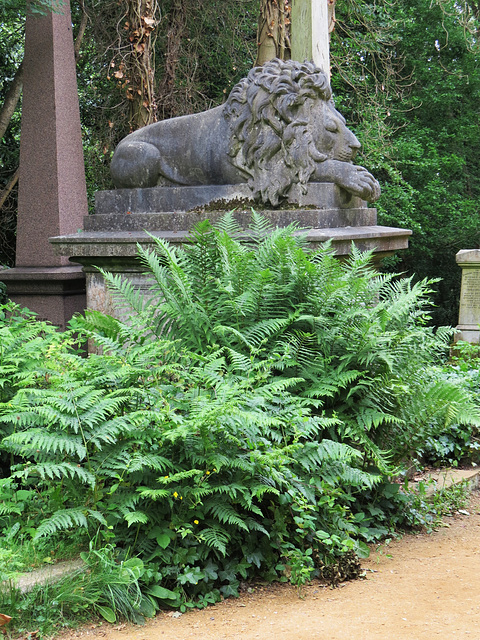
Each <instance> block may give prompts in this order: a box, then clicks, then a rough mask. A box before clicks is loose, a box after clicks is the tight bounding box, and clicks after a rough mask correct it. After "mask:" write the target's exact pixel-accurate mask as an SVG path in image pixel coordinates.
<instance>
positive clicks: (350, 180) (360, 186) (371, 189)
mask: <svg viewBox="0 0 480 640" xmlns="http://www.w3.org/2000/svg"><path fill="white" fill-rule="evenodd" d="M347 166H348V170H347V171H345V172H344V174H343V175H342V176H341V180H340V181H339V184H340V186H341V187H343V188H344V189H346V190H347V191H349V192H350V193H353V195H355V196H358V197H359V198H362V200H367V202H375V201H376V200H378V199H379V197H380V193H381V190H380V185H379V184H378V181H377V180H375V178H374V177H373V176H372V174H371V173H369V172H368V171H367V170H366V169H365V168H364V167H358V166H355V165H347Z"/></svg>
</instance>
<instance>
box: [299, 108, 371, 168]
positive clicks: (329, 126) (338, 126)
mask: <svg viewBox="0 0 480 640" xmlns="http://www.w3.org/2000/svg"><path fill="white" fill-rule="evenodd" d="M308 119H309V125H310V126H311V128H312V129H311V133H312V138H313V141H314V144H315V147H316V150H317V151H318V152H320V153H321V154H325V155H326V156H327V158H328V159H330V160H341V161H342V162H352V161H353V159H354V158H355V156H356V154H357V151H358V150H359V149H360V143H359V141H358V140H357V138H356V137H355V136H354V135H353V133H352V132H351V131H350V130H349V129H347V127H346V124H345V118H344V117H343V116H342V115H341V114H340V113H339V112H338V111H337V110H336V109H335V108H334V107H333V105H332V103H331V102H326V101H324V100H312V101H311V104H310V113H309V114H308Z"/></svg>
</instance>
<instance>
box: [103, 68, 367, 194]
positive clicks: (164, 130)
mask: <svg viewBox="0 0 480 640" xmlns="http://www.w3.org/2000/svg"><path fill="white" fill-rule="evenodd" d="M331 98H332V94H331V89H330V86H329V83H328V79H327V77H326V75H325V74H324V73H323V72H322V71H321V70H320V69H319V68H318V67H316V66H315V65H314V64H313V63H309V62H305V63H300V62H295V61H282V60H271V61H270V62H268V63H266V64H265V65H264V66H263V67H256V68H254V69H252V70H251V71H250V73H249V74H248V76H247V77H246V78H244V79H243V80H241V81H240V82H239V83H238V84H237V85H236V86H235V87H234V88H233V90H232V91H231V93H230V95H229V97H228V99H227V102H226V103H225V104H224V105H221V106H219V107H216V108H214V109H210V110H208V111H204V112H202V113H196V114H193V115H188V116H182V117H179V118H172V119H170V120H164V121H161V122H157V123H154V124H151V125H148V126H146V127H143V128H142V129H139V130H137V131H134V132H133V133H131V134H130V135H128V136H127V137H126V138H124V139H123V140H122V141H121V142H120V144H119V145H118V147H117V149H116V150H115V153H114V156H113V159H112V164H111V172H112V177H113V181H114V184H115V186H116V187H118V188H143V187H154V186H176V185H177V186H178V185H184V186H192V185H225V184H240V183H248V185H249V186H250V189H251V191H252V198H253V199H254V200H255V201H261V202H263V203H265V204H267V205H272V206H277V205H278V204H279V203H280V202H281V201H282V200H283V199H284V198H286V197H287V195H288V192H289V190H290V189H291V187H292V186H293V185H295V184H298V185H299V186H300V188H301V189H302V190H303V191H304V192H305V190H306V185H307V184H308V183H309V182H333V183H335V184H337V185H339V186H340V187H342V188H343V189H346V191H348V192H350V193H351V194H353V195H356V196H358V197H360V198H362V199H364V200H367V201H370V202H374V201H375V200H377V199H378V197H379V196H380V186H379V184H378V182H377V180H375V178H374V177H373V176H372V175H371V174H370V173H369V172H368V171H367V170H366V169H364V168H363V167H360V166H357V165H355V164H353V160H354V158H355V155H356V153H357V151H358V149H359V148H360V143H359V142H358V140H357V138H356V137H355V136H354V134H353V133H352V132H351V131H350V130H349V129H348V128H347V127H346V124H345V119H344V118H343V117H342V115H341V114H340V113H339V112H338V111H337V110H336V109H335V107H334V105H333V102H332V99H331Z"/></svg>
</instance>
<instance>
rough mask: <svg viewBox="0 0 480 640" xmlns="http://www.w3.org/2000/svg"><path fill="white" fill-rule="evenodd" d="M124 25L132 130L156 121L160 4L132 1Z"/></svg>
mask: <svg viewBox="0 0 480 640" xmlns="http://www.w3.org/2000/svg"><path fill="white" fill-rule="evenodd" d="M128 5H129V8H128V15H127V21H126V23H125V27H126V28H128V40H129V42H130V53H129V56H128V58H127V59H126V60H125V69H124V70H123V69H120V70H119V71H117V72H116V74H115V75H116V77H120V76H119V75H118V74H121V76H123V74H125V76H126V79H127V98H128V99H129V100H130V127H131V129H132V130H134V129H139V128H140V127H144V126H145V125H147V124H151V123H152V122H155V121H156V119H157V108H156V102H155V91H154V73H155V71H154V38H153V34H154V33H155V27H156V25H157V19H156V16H157V12H158V6H157V1H156V0H129V2H128Z"/></svg>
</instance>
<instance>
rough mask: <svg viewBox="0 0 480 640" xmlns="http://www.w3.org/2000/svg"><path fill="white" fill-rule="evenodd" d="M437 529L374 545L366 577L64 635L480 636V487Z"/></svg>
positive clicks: (358, 639)
mask: <svg viewBox="0 0 480 640" xmlns="http://www.w3.org/2000/svg"><path fill="white" fill-rule="evenodd" d="M467 513H469V515H467V514H456V515H455V516H453V517H449V518H446V519H445V525H446V526H445V527H444V528H441V529H440V530H439V531H437V532H435V533H433V534H430V535H428V534H417V535H407V536H404V537H403V538H402V539H400V540H394V541H393V542H391V543H390V544H389V545H388V546H386V547H385V546H383V547H380V548H378V549H374V550H372V554H371V557H370V558H369V559H368V560H365V561H363V563H362V564H363V566H364V567H365V569H366V578H365V579H364V580H357V581H355V582H349V583H344V584H342V585H341V586H340V587H339V588H338V589H331V588H330V587H326V586H324V585H322V584H320V583H317V582H314V583H312V584H311V585H309V586H307V587H305V588H304V590H303V597H302V598H299V597H298V595H297V591H296V589H295V588H293V587H291V586H289V585H268V586H257V587H255V588H254V589H253V590H252V592H251V593H248V592H246V593H244V594H242V595H241V597H240V598H238V599H229V600H226V601H225V602H222V603H219V604H217V605H215V606H212V607H210V608H208V609H204V610H201V611H191V612H189V613H186V614H183V615H181V616H179V617H176V616H177V615H178V614H176V613H173V612H170V613H165V612H163V613H160V614H159V615H157V617H156V618H155V619H154V620H150V621H148V622H147V624H146V625H145V626H144V627H135V626H131V625H123V624H122V625H113V626H111V625H107V624H106V623H104V624H102V625H95V624H92V625H90V626H88V627H84V628H82V629H80V630H78V631H75V632H70V633H68V634H66V635H63V636H62V640H77V639H79V638H81V639H82V640H256V639H257V638H261V639H262V640H273V639H274V640H307V639H308V640H320V639H322V640H323V639H328V640H343V639H344V638H345V639H346V638H348V640H431V639H432V638H437V637H442V638H444V639H445V640H451V639H452V638H470V639H475V640H478V639H479V638H480V493H479V492H474V493H473V494H472V500H471V504H470V506H469V508H468V511H467Z"/></svg>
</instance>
